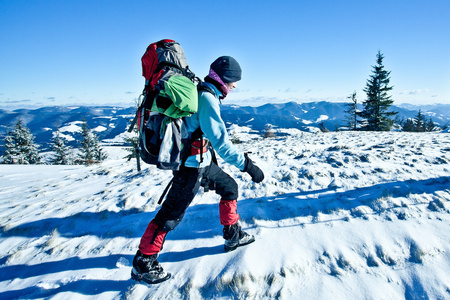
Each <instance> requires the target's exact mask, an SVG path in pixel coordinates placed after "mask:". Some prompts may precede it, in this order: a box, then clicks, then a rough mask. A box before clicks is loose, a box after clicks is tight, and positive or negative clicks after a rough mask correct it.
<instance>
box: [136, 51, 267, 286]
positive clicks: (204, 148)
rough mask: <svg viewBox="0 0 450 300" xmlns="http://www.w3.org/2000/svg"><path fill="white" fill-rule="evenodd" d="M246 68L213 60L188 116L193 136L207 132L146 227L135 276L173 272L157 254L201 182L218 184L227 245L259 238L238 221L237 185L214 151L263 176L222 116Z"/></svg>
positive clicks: (153, 277)
mask: <svg viewBox="0 0 450 300" xmlns="http://www.w3.org/2000/svg"><path fill="white" fill-rule="evenodd" d="M241 74H242V71H241V67H240V65H239V63H238V62H237V61H236V60H235V59H234V58H233V57H230V56H221V57H219V58H218V59H216V60H215V61H214V62H213V63H212V64H211V68H210V71H209V74H208V76H206V77H205V82H203V83H202V84H201V86H200V87H199V95H198V96H199V97H198V98H199V99H198V111H197V113H195V114H193V115H192V116H191V117H189V118H186V127H187V130H188V132H189V134H190V135H191V136H192V135H193V134H194V132H196V130H197V129H198V128H200V129H201V131H202V133H203V138H201V139H198V140H196V141H194V142H193V143H192V147H191V153H190V154H191V155H190V156H189V157H188V158H187V159H186V161H185V163H184V165H181V166H180V169H179V170H178V171H174V178H173V184H172V187H171V189H170V190H169V192H168V194H167V198H166V200H165V201H164V203H163V205H162V207H161V209H160V210H159V211H158V213H157V214H156V216H155V218H154V219H153V220H152V221H151V222H150V224H149V225H148V227H147V229H146V230H145V232H144V234H143V236H142V238H141V241H140V244H139V250H138V251H137V253H136V255H135V257H134V259H133V269H132V272H131V275H132V278H133V279H135V280H138V281H141V280H142V281H144V282H146V283H149V284H154V283H159V282H162V281H165V280H167V279H169V278H170V276H171V275H170V274H169V273H167V272H165V271H164V269H163V268H162V266H161V265H160V263H159V262H158V261H157V256H158V253H159V252H160V251H161V249H162V247H163V243H164V241H165V238H166V235H167V233H168V232H169V231H171V230H173V229H174V228H175V227H176V226H177V225H178V224H179V223H180V222H181V219H182V218H183V216H184V213H185V211H186V209H187V208H188V206H189V205H190V203H191V202H192V200H193V199H194V197H195V195H196V194H197V191H198V190H199V188H200V186H203V187H204V188H205V191H206V190H208V189H213V190H215V192H216V194H218V195H219V196H220V197H221V199H220V202H219V215H220V223H221V224H222V225H223V226H224V227H223V238H224V239H225V245H224V248H225V251H226V252H228V251H232V250H235V249H236V248H237V247H239V246H244V245H248V244H250V243H252V242H254V241H255V237H254V236H253V235H251V234H248V233H246V232H245V231H243V230H242V229H241V226H240V225H239V222H238V220H239V215H238V214H237V198H238V185H237V183H236V181H235V180H234V179H233V178H232V177H231V176H230V175H228V174H227V173H225V172H224V171H223V170H222V169H221V168H220V167H219V166H218V165H217V162H216V160H215V156H214V150H215V151H216V152H217V153H218V155H220V157H221V158H223V160H224V161H225V162H227V163H229V164H232V165H234V166H235V167H237V168H238V169H239V170H241V171H243V172H247V173H248V174H249V175H250V176H251V178H252V180H253V181H254V182H256V183H259V182H261V181H262V180H263V179H264V173H263V172H262V170H261V169H260V168H259V167H257V166H256V165H255V164H254V163H253V162H252V160H250V159H249V157H248V156H247V154H244V153H242V152H240V151H239V150H238V149H237V148H236V147H235V146H234V145H233V144H232V143H231V141H230V139H229V136H228V133H227V130H226V127H225V123H224V121H223V120H222V118H221V116H220V107H219V101H220V100H221V99H224V98H225V97H226V96H227V94H228V93H229V92H230V91H231V90H232V89H234V88H236V83H237V81H239V80H240V79H241ZM197 132H198V130H197ZM213 149H214V150H213Z"/></svg>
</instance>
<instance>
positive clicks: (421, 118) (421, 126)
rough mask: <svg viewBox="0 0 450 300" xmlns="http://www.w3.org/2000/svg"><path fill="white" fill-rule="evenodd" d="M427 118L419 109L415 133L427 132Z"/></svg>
mask: <svg viewBox="0 0 450 300" xmlns="http://www.w3.org/2000/svg"><path fill="white" fill-rule="evenodd" d="M426 123H427V120H426V117H425V115H424V114H423V113H422V111H421V110H420V109H419V112H418V113H417V115H416V117H415V118H414V131H415V132H425V131H426Z"/></svg>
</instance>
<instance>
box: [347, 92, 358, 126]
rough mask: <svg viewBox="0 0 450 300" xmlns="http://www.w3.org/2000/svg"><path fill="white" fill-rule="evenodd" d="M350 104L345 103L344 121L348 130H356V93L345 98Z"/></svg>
mask: <svg viewBox="0 0 450 300" xmlns="http://www.w3.org/2000/svg"><path fill="white" fill-rule="evenodd" d="M347 99H350V101H351V102H349V103H346V105H345V106H346V110H345V113H346V118H345V121H346V123H347V126H348V128H349V129H350V130H356V129H357V125H358V109H357V106H358V100H357V99H356V92H353V94H351V95H350V96H348V97H347Z"/></svg>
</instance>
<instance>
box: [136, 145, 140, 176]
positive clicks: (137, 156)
mask: <svg viewBox="0 0 450 300" xmlns="http://www.w3.org/2000/svg"><path fill="white" fill-rule="evenodd" d="M140 157H141V149H140V148H139V147H137V148H136V167H137V170H138V172H141V160H140Z"/></svg>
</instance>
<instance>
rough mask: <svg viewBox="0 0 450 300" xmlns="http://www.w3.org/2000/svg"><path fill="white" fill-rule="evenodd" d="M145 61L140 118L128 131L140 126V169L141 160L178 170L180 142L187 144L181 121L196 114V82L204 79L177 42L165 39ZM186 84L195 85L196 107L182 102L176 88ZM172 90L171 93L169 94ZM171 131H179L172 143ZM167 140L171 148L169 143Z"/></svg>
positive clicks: (150, 50)
mask: <svg viewBox="0 0 450 300" xmlns="http://www.w3.org/2000/svg"><path fill="white" fill-rule="evenodd" d="M141 61H142V76H144V77H145V80H146V81H145V87H144V90H143V92H142V95H141V99H142V101H141V102H140V103H139V105H138V109H137V111H136V116H135V118H134V119H133V121H132V123H131V125H130V127H129V129H128V132H131V131H132V130H133V128H134V126H135V125H136V124H137V126H138V129H139V147H138V149H136V152H137V153H136V154H137V155H136V159H137V163H138V170H140V164H139V157H140V158H142V160H143V161H144V162H146V163H148V164H154V165H157V166H158V168H161V169H178V167H179V163H180V161H182V159H183V157H182V156H183V155H182V153H181V151H182V149H183V145H182V144H181V143H180V142H178V140H180V141H181V140H182V139H183V143H185V140H184V134H183V132H181V131H179V128H180V127H181V126H180V124H181V123H180V122H182V120H181V118H182V117H184V116H189V115H191V114H192V113H195V112H196V109H197V98H196V97H197V89H196V87H195V86H194V85H193V83H194V82H200V79H199V78H198V77H196V76H195V74H194V73H193V72H192V71H190V70H189V67H188V64H187V61H186V56H185V54H184V50H183V48H182V47H181V45H180V44H179V43H177V42H176V41H174V40H169V39H164V40H161V41H158V42H156V43H152V44H150V45H149V46H148V47H147V50H146V51H145V53H144V55H143V56H142V58H141ZM186 84H187V85H191V86H190V87H189V90H188V92H189V93H190V95H192V96H191V97H188V99H187V100H189V101H190V100H191V99H192V101H193V102H195V103H193V104H192V103H189V104H186V102H183V103H182V101H179V100H180V99H179V98H178V97H177V93H176V92H177V91H176V89H177V88H180V89H182V88H183V85H186ZM173 85H176V86H173ZM172 88H173V89H172ZM168 89H169V90H170V91H168V92H167V93H165V91H166V90H168ZM194 89H195V90H194ZM185 92H186V90H184V91H183V90H182V91H181V92H180V93H179V94H182V95H183V96H186V95H189V93H185ZM194 93H195V95H194ZM189 98H190V99H189ZM192 106H194V108H192ZM162 126H163V127H162ZM167 129H169V131H171V132H172V131H173V130H175V131H176V132H175V133H173V134H172V135H173V136H176V137H175V138H173V140H176V141H175V142H173V143H172V141H171V140H170V137H168V138H165V136H164V134H165V132H166V131H167ZM167 140H169V143H170V144H169V145H167V144H166V142H167ZM167 148H170V151H169V150H166V149H167ZM167 151H169V153H168V152H167Z"/></svg>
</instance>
